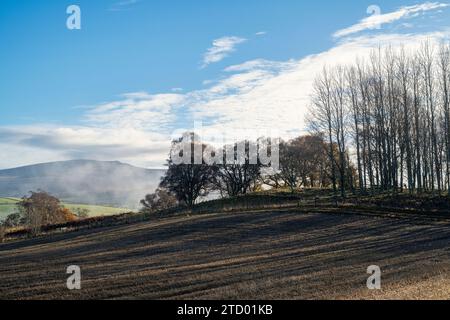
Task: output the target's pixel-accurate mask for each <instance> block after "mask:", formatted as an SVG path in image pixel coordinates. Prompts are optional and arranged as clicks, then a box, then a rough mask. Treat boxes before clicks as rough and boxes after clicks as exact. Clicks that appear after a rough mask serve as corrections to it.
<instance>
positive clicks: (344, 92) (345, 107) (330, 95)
mask: <svg viewBox="0 0 450 320" xmlns="http://www.w3.org/2000/svg"><path fill="white" fill-rule="evenodd" d="M449 90H450V47H449V45H447V44H440V45H437V44H431V43H430V42H424V43H422V44H421V46H420V48H418V49H417V50H415V51H412V50H409V51H408V50H407V49H405V48H400V49H393V48H392V47H385V48H378V49H377V50H373V51H372V53H371V55H370V57H369V58H368V59H365V60H357V61H356V62H355V63H354V64H353V65H350V66H345V67H343V66H338V67H335V68H333V69H327V68H324V70H323V72H322V74H321V75H320V76H319V77H318V78H317V79H316V81H315V84H314V94H313V97H312V99H313V100H312V101H313V106H312V108H311V112H310V119H309V123H310V127H311V129H312V130H314V131H317V132H322V133H323V134H324V135H325V136H326V138H327V140H328V147H329V150H328V152H327V153H328V158H329V161H328V162H329V163H330V166H331V172H332V173H331V176H332V185H333V188H334V190H337V189H338V188H339V189H340V193H341V195H342V196H343V197H345V193H346V187H345V186H346V185H348V184H350V185H354V186H356V188H359V189H360V191H367V190H371V191H374V190H376V189H380V190H392V191H393V192H398V191H403V190H405V189H406V190H408V191H409V192H424V191H439V192H442V191H449V190H450V168H449V163H450V162H449V161H450V97H449V94H450V91H449ZM334 146H336V147H337V150H333V148H334ZM336 152H337V157H336ZM349 154H350V155H351V156H350V157H349V156H348V155H349ZM352 164H355V166H356V171H357V173H356V177H357V178H356V180H357V181H348V180H349V179H350V180H351V179H353V178H351V177H352V176H353V174H352V169H351V166H352Z"/></svg>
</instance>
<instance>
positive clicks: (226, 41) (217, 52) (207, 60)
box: [202, 36, 247, 68]
mask: <svg viewBox="0 0 450 320" xmlns="http://www.w3.org/2000/svg"><path fill="white" fill-rule="evenodd" d="M245 41H247V39H245V38H240V37H234V36H226V37H222V38H219V39H215V40H214V41H213V44H212V47H211V48H209V49H208V51H207V52H206V53H205V54H204V56H203V64H202V68H206V67H207V66H208V65H210V64H211V63H216V62H219V61H222V60H223V59H225V58H226V57H228V56H229V55H230V53H232V52H234V51H235V50H236V46H237V45H239V44H241V43H243V42H245Z"/></svg>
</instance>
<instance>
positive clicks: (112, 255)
mask: <svg viewBox="0 0 450 320" xmlns="http://www.w3.org/2000/svg"><path fill="white" fill-rule="evenodd" d="M449 243H450V225H449V223H448V222H437V221H420V222H419V221H415V220H409V219H391V218H387V217H369V216H360V215H354V214H344V215H341V214H328V213H311V212H309V211H301V210H300V211H299V210H298V209H289V210H263V211H259V212H241V213H228V214H223V213H218V214H208V215H200V216H190V217H186V216H181V217H170V218H164V219H156V218H154V219H153V220H152V221H149V222H141V223H135V224H131V225H125V226H117V227H110V228H103V229H91V230H82V231H79V232H71V233H66V234H56V235H52V236H49V237H43V238H38V239H30V240H22V241H17V242H11V243H6V244H0V298H7V299H10V298H22V299H23V298H25V299H26V298H40V299H49V298H62V299H70V298H81V299H88V298H129V297H135V298H162V299H165V298H166V299H171V298H194V299H205V298H209V299H215V298H225V299H255V298H260V299H281V298H289V299H298V298H310V299H314V298H330V299H335V298H337V299H339V298H352V299H359V298H375V299H378V298H386V297H395V298H402V297H405V298H427V297H434V298H449V297H450V291H449V287H448V284H449V277H448V275H449V271H450V266H449V261H450V251H449V250H448V245H449ZM12 257H13V258H12ZM72 264H77V265H79V266H80V267H81V269H82V274H83V282H82V288H83V289H82V290H80V291H69V290H67V288H66V287H65V284H66V277H67V276H66V274H65V270H66V267H67V266H69V265H72ZM373 264H376V265H379V266H380V267H381V269H382V288H383V290H382V291H377V292H369V291H368V290H367V288H366V287H365V284H366V279H367V277H368V275H367V274H366V269H367V267H368V266H369V265H373ZM43 270H45V272H42V271H43ZM418 283H429V285H428V286H424V287H420V286H419V287H417V285H416V284H418Z"/></svg>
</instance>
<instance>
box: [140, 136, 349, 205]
mask: <svg viewBox="0 0 450 320" xmlns="http://www.w3.org/2000/svg"><path fill="white" fill-rule="evenodd" d="M190 135H192V136H193V137H195V134H194V133H191V134H190ZM269 140H270V139H263V138H261V139H259V140H258V142H257V143H255V142H252V141H247V140H244V141H240V142H237V143H235V144H233V145H227V146H224V147H223V148H220V149H218V150H216V149H214V148H213V147H211V146H208V145H205V144H199V143H198V144H196V143H191V144H190V148H189V147H188V148H187V149H188V150H182V151H181V150H179V145H180V143H182V141H183V139H182V138H180V139H178V140H175V141H173V144H172V151H171V156H170V157H169V159H168V160H167V167H168V170H167V171H166V174H165V175H164V177H163V178H162V181H161V183H160V188H159V189H158V190H157V191H156V192H155V193H153V194H149V195H147V196H146V197H145V199H143V200H142V201H141V204H142V205H143V207H144V209H143V210H144V211H147V212H155V211H161V210H166V209H168V208H170V207H174V206H177V205H178V204H182V205H185V206H187V207H192V206H193V205H194V204H195V203H196V201H197V200H198V199H200V198H205V197H207V196H208V194H209V193H210V192H215V193H216V196H217V195H220V196H221V197H236V196H240V195H245V194H247V193H249V192H254V191H260V190H262V189H264V188H276V189H284V190H289V191H290V192H295V191H297V190H298V189H299V188H301V187H304V188H308V187H317V188H325V187H329V186H330V185H331V181H332V176H331V172H332V170H331V166H330V165H329V163H328V161H327V156H328V155H327V151H326V150H328V143H327V142H326V141H324V138H323V136H322V135H320V134H317V135H306V136H301V137H298V138H296V139H293V140H289V141H278V142H279V145H278V147H277V149H278V151H279V160H278V162H279V170H273V167H272V166H271V164H263V163H262V162H261V161H260V160H259V159H255V158H254V155H253V153H252V152H251V150H256V149H258V148H261V146H263V148H264V150H268V152H269V153H270V154H271V152H272V146H271V142H269ZM196 148H197V149H198V150H201V151H202V155H203V160H201V161H197V163H196V161H195V156H194V151H195V149H196ZM189 149H190V150H189ZM239 149H240V150H241V152H238V150H239ZM332 149H333V152H334V156H335V157H336V156H337V146H336V145H334V146H333V147H332ZM174 150H175V155H174ZM274 150H275V149H274ZM242 151H243V152H242ZM178 152H181V153H183V152H187V153H188V154H189V155H190V160H191V161H187V163H177V162H176V161H174V159H173V156H175V157H177V156H178V154H177V153H178ZM211 155H213V157H214V158H215V160H216V162H215V163H214V164H209V163H207V162H205V159H208V158H210V157H211ZM230 155H231V156H230ZM336 159H337V158H336ZM349 167H350V168H351V166H349ZM338 176H339V175H338ZM348 176H352V175H348Z"/></svg>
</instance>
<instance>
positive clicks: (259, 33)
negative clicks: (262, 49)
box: [255, 31, 267, 36]
mask: <svg viewBox="0 0 450 320" xmlns="http://www.w3.org/2000/svg"><path fill="white" fill-rule="evenodd" d="M266 34H267V32H266V31H259V32H257V33H255V35H256V36H265V35H266Z"/></svg>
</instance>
